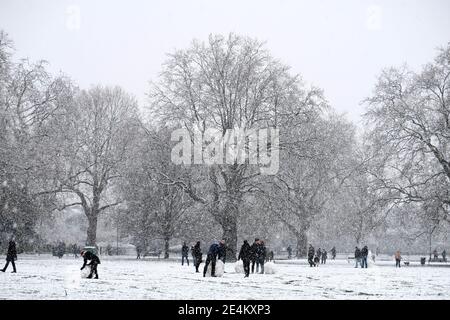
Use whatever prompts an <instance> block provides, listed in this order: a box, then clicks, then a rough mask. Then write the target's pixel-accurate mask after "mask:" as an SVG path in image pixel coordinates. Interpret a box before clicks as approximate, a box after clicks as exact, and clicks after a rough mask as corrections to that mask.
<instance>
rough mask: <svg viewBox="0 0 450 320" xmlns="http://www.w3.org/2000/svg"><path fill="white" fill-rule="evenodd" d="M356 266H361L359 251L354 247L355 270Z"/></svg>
mask: <svg viewBox="0 0 450 320" xmlns="http://www.w3.org/2000/svg"><path fill="white" fill-rule="evenodd" d="M358 264H361V250H360V249H359V248H358V247H355V268H358Z"/></svg>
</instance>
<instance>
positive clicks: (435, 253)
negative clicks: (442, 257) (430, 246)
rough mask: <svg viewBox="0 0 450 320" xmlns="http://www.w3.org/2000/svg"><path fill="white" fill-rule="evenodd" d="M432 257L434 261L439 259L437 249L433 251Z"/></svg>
mask: <svg viewBox="0 0 450 320" xmlns="http://www.w3.org/2000/svg"><path fill="white" fill-rule="evenodd" d="M433 256H434V260H437V259H438V258H439V255H438V252H437V249H434V251H433Z"/></svg>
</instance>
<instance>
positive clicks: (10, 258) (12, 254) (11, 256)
mask: <svg viewBox="0 0 450 320" xmlns="http://www.w3.org/2000/svg"><path fill="white" fill-rule="evenodd" d="M14 260H17V250H16V242H15V241H14V240H13V239H11V241H9V244H8V252H7V253H6V264H5V266H4V267H3V269H2V270H1V271H2V272H5V271H6V269H7V268H8V266H9V263H10V262H11V264H12V267H13V271H12V273H16V272H17V270H16V264H15V263H14Z"/></svg>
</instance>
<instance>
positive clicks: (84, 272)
mask: <svg viewBox="0 0 450 320" xmlns="http://www.w3.org/2000/svg"><path fill="white" fill-rule="evenodd" d="M90 273H91V267H90V266H86V267H85V268H84V269H83V270H80V274H81V278H83V279H85V278H87V277H88V276H89V274H90Z"/></svg>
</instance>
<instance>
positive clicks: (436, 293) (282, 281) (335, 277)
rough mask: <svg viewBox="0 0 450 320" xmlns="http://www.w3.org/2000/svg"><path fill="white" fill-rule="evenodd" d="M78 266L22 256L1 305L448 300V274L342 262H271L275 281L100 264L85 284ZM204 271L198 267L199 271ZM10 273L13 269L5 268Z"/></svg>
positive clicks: (161, 264) (121, 262) (123, 260)
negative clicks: (79, 301) (73, 301)
mask: <svg viewBox="0 0 450 320" xmlns="http://www.w3.org/2000/svg"><path fill="white" fill-rule="evenodd" d="M81 265H82V260H81V259H80V258H78V259H75V258H73V257H64V258H62V259H58V258H56V257H51V256H48V255H41V256H32V255H20V256H19V260H18V261H17V268H18V273H16V274H12V273H10V272H11V269H9V270H8V271H7V272H6V273H0V285H1V288H2V290H1V291H0V299H93V300H95V299H200V300H206V299H449V298H450V264H449V267H448V268H447V267H438V266H419V265H418V264H413V265H410V266H409V267H403V266H402V268H400V269H396V268H395V267H394V266H395V264H394V262H386V261H384V262H383V263H381V265H379V266H378V265H372V266H371V267H370V268H368V269H359V268H358V269H355V268H354V267H353V264H349V263H347V261H345V260H336V261H331V260H329V261H327V264H326V265H321V266H320V267H317V268H310V267H309V266H307V265H306V264H305V261H298V260H289V261H280V263H276V264H275V267H276V271H277V272H276V273H275V274H266V275H261V274H251V275H250V277H249V278H244V276H243V274H241V273H236V272H235V268H234V264H231V263H226V264H225V272H226V273H225V274H224V276H223V277H218V278H203V276H202V273H195V270H194V267H193V266H192V264H191V265H190V266H186V265H184V266H181V263H179V262H178V261H164V260H163V259H161V260H157V259H150V260H149V259H146V260H135V259H133V258H132V257H111V258H109V257H103V258H102V263H101V265H99V268H98V270H99V276H100V279H99V280H89V279H82V278H81V276H80V267H81ZM202 267H203V264H202V265H201V267H200V268H201V269H202ZM10 268H11V267H10Z"/></svg>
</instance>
